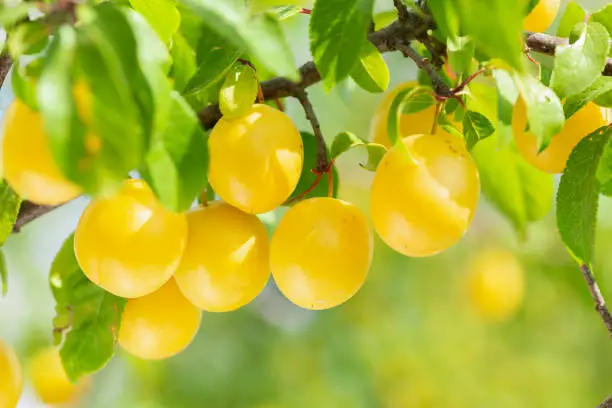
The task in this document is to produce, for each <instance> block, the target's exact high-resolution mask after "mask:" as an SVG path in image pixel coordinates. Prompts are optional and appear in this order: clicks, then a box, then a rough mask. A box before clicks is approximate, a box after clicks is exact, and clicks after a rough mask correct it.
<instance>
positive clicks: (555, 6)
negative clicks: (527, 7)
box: [523, 0, 561, 33]
mask: <svg viewBox="0 0 612 408" xmlns="http://www.w3.org/2000/svg"><path fill="white" fill-rule="evenodd" d="M560 6H561V0H540V1H539V3H538V5H537V6H535V8H534V9H533V10H531V13H529V14H528V15H527V17H525V20H524V22H523V28H524V29H525V30H527V31H533V32H535V33H543V32H544V31H546V30H547V29H548V27H550V25H551V24H552V23H553V21H555V17H557V14H558V13H559V7H560Z"/></svg>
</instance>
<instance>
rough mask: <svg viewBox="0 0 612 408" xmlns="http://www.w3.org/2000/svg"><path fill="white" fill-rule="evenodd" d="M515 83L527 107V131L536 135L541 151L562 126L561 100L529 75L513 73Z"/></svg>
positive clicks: (563, 119) (563, 118)
mask: <svg viewBox="0 0 612 408" xmlns="http://www.w3.org/2000/svg"><path fill="white" fill-rule="evenodd" d="M515 84H516V86H517V88H518V90H519V93H520V95H521V98H523V101H524V102H525V105H526V107H527V123H528V124H529V131H530V132H531V133H533V134H534V135H535V136H536V138H537V141H538V146H539V151H542V150H544V149H545V148H546V147H547V146H548V144H549V143H550V139H552V137H553V136H554V135H556V134H557V133H559V132H560V131H561V129H562V128H563V123H564V121H565V117H564V115H563V107H562V106H561V101H560V100H559V97H558V96H557V95H556V94H555V93H554V92H553V91H552V90H551V89H550V88H548V87H546V86H545V85H544V84H542V83H541V82H540V81H538V80H537V79H535V78H533V77H531V76H528V75H520V76H519V75H515Z"/></svg>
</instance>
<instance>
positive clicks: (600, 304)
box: [580, 264, 612, 336]
mask: <svg viewBox="0 0 612 408" xmlns="http://www.w3.org/2000/svg"><path fill="white" fill-rule="evenodd" d="M580 271H581V272H582V275H584V280H586V283H587V286H588V287H589V292H591V297H592V298H593V301H594V302H595V310H597V312H598V313H599V315H600V316H601V320H602V321H603V323H604V324H605V325H606V329H608V333H609V334H610V335H611V336H612V315H611V314H610V311H609V310H608V307H607V306H606V301H605V299H604V298H603V295H602V294H601V290H599V285H598V284H597V281H596V280H595V276H593V273H592V272H591V269H590V268H589V267H588V265H584V264H583V265H580Z"/></svg>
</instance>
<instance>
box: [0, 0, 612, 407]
mask: <svg viewBox="0 0 612 408" xmlns="http://www.w3.org/2000/svg"><path fill="white" fill-rule="evenodd" d="M12 3H16V5H15V6H14V5H11V6H10V7H9V6H7V5H3V6H2V7H0V23H1V24H2V25H3V27H2V29H3V30H2V32H3V33H4V32H6V47H5V49H4V53H3V54H0V82H2V81H5V78H6V72H8V70H9V67H10V66H12V67H13V69H12V71H11V72H12V74H11V77H10V78H11V81H12V85H13V86H12V88H13V89H14V92H15V96H16V98H15V100H14V101H12V102H11V105H10V107H9V108H8V110H7V112H6V113H5V116H4V123H3V137H4V140H3V141H2V147H3V152H2V161H3V163H2V171H3V175H4V176H3V177H4V180H3V182H2V183H1V184H0V188H1V189H2V190H1V191H0V208H1V209H2V214H1V215H2V216H1V217H0V231H1V232H2V234H1V235H0V238H1V240H0V243H3V242H4V241H5V240H6V238H7V237H8V235H10V234H11V233H12V232H18V231H19V230H20V229H21V228H23V227H24V226H25V225H26V224H27V223H28V222H30V221H32V220H34V219H36V218H37V217H39V216H41V215H43V214H46V213H48V212H50V211H51V210H53V209H54V208H55V207H56V206H58V205H61V204H63V203H65V202H67V201H70V200H71V199H73V198H75V197H77V196H81V195H85V196H87V198H88V199H90V200H91V201H90V203H89V204H88V205H87V207H86V209H85V210H84V212H83V213H82V214H81V216H80V220H79V222H78V225H77V227H76V230H75V233H74V235H71V236H70V238H69V239H67V240H66V243H65V244H64V246H63V247H62V249H61V250H60V251H59V252H58V255H57V257H56V259H55V261H54V262H53V265H52V267H51V274H50V281H51V290H52V292H53V296H54V298H55V300H56V304H57V307H56V312H57V316H56V317H55V319H54V320H53V332H52V334H53V338H54V341H55V347H54V348H53V349H50V351H47V352H46V354H43V355H42V357H38V362H37V363H35V364H34V366H36V367H39V368H37V369H36V370H34V371H37V372H38V374H36V375H37V376H39V375H42V374H40V373H41V372H42V369H41V368H40V367H46V366H47V365H49V367H52V373H53V377H54V378H55V379H54V380H53V381H55V382H54V383H53V384H56V385H53V386H49V385H40V386H39V387H38V388H40V391H39V394H41V398H42V399H44V400H45V401H60V400H61V401H64V400H68V399H70V396H71V395H73V394H76V393H77V388H78V386H76V388H75V387H74V386H72V385H67V384H68V382H67V380H66V379H67V378H68V379H70V380H71V381H73V382H75V381H76V382H78V380H79V379H83V378H89V377H88V376H89V375H90V374H92V373H93V372H95V371H97V370H100V369H102V367H104V366H105V364H106V363H107V362H108V361H109V359H110V358H111V357H112V356H113V355H114V353H115V347H114V346H115V343H116V341H118V343H119V344H120V345H121V347H122V348H123V349H125V350H126V351H127V352H129V353H130V354H133V355H135V356H137V357H140V358H142V359H164V358H168V357H171V356H173V355H176V354H178V353H180V352H181V351H182V350H184V349H185V348H186V347H187V346H188V345H189V344H190V343H191V341H192V340H193V339H194V336H196V334H197V331H198V329H199V325H200V320H201V315H202V310H204V311H210V312H222V311H231V310H235V309H238V308H241V307H243V306H245V305H247V304H248V303H250V302H251V301H253V300H254V299H255V298H256V297H257V296H258V295H259V294H260V293H261V292H262V290H263V288H264V287H265V286H266V284H267V283H268V280H269V278H270V275H271V276H272V278H273V280H274V283H275V285H276V286H277V287H278V288H279V289H280V291H281V292H282V293H283V294H284V296H285V297H286V298H288V299H289V300H290V301H292V302H293V303H295V304H296V305H298V306H299V307H302V308H306V309H314V310H321V309H328V308H331V307H335V306H338V305H341V304H343V303H345V302H347V301H349V299H351V298H352V297H353V296H354V295H355V294H356V293H357V292H358V291H359V290H360V288H361V287H362V286H363V285H364V284H365V282H366V279H367V277H368V276H370V275H369V274H370V271H369V270H370V266H371V263H372V259H373V251H374V243H373V242H374V239H373V238H374V237H373V235H374V232H375V233H376V234H377V235H378V236H379V237H380V238H381V240H382V241H383V242H384V243H385V244H387V246H389V247H390V248H391V249H392V250H394V251H395V252H397V253H399V254H401V255H404V256H408V257H413V258H420V257H426V256H433V255H435V254H438V253H441V252H443V251H445V250H447V249H449V248H450V247H452V246H454V245H455V244H457V243H458V242H460V241H461V239H462V237H463V236H464V234H465V233H466V231H467V230H468V228H469V226H470V225H471V223H472V220H473V219H474V217H475V213H476V209H477V205H478V202H479V199H480V193H481V189H482V192H483V195H484V196H486V197H487V198H488V199H489V200H488V201H489V203H490V204H492V205H493V206H494V207H495V208H496V209H497V210H499V212H500V213H501V214H502V215H504V216H506V217H507V218H508V219H509V221H510V222H511V223H512V225H513V226H515V227H516V230H517V233H518V234H519V235H521V236H524V235H525V232H526V229H527V226H528V225H527V224H529V223H531V222H535V221H538V220H540V219H542V218H543V217H545V216H546V213H547V211H548V210H549V209H550V208H551V207H552V205H551V204H552V202H553V198H552V196H553V192H552V187H551V186H552V185H553V178H552V176H550V175H547V174H545V173H543V172H539V171H537V170H536V169H534V168H532V167H531V166H529V165H528V164H526V163H527V162H528V163H531V165H532V166H533V167H536V168H537V169H540V170H543V171H544V172H548V173H561V172H562V173H563V174H562V176H561V179H560V183H559V187H558V192H557V195H556V197H557V205H556V207H555V211H556V221H557V227H558V228H557V229H558V232H559V236H560V238H561V240H562V241H563V243H564V244H565V245H566V246H567V248H568V250H569V252H570V253H571V254H572V256H573V258H574V259H576V260H577V262H578V263H579V265H580V271H581V272H582V274H583V276H584V277H585V278H586V283H587V285H588V287H589V292H590V293H591V294H592V297H593V300H594V301H595V303H596V305H597V308H596V309H597V311H598V312H599V313H600V317H601V318H602V319H603V321H604V322H606V323H607V325H606V326H607V327H608V328H609V329H610V330H611V331H612V315H610V313H609V312H608V309H607V308H606V307H605V304H604V301H603V297H602V295H601V291H600V289H599V288H598V286H597V282H596V280H595V278H594V275H593V273H592V269H593V267H594V265H595V257H594V255H593V254H594V249H593V248H594V246H595V230H596V225H595V224H596V219H597V208H598V207H597V202H598V200H597V198H598V197H599V195H605V196H611V195H612V181H611V180H612V176H610V168H612V164H611V160H612V153H611V151H610V143H609V138H610V136H611V135H612V129H610V127H609V126H605V125H606V124H607V123H606V119H605V118H604V116H602V114H601V110H600V107H599V106H597V105H595V104H594V103H600V104H602V105H606V104H607V102H606V101H607V100H608V99H609V97H610V92H611V89H612V88H611V86H610V81H609V78H608V77H609V76H611V75H612V62H610V61H609V60H608V55H609V51H610V32H609V31H610V24H609V21H610V8H609V7H604V8H602V9H600V10H589V11H588V12H587V10H584V9H582V7H581V6H580V5H578V4H576V3H571V5H570V6H568V8H567V11H565V12H564V14H563V18H562V19H561V20H562V24H561V26H562V27H561V28H560V30H559V35H561V36H564V37H556V36H551V35H547V34H544V33H542V31H544V30H547V29H548V28H549V27H550V26H551V24H552V22H553V21H554V19H555V18H556V17H557V16H558V14H559V9H560V2H559V0H540V1H526V0H490V1H487V2H482V1H478V0H458V1H456V2H441V1H437V2H435V1H431V0H420V1H414V2H402V1H391V0H388V3H389V4H388V6H389V8H391V7H394V9H395V11H394V12H392V13H387V17H385V19H384V20H385V22H384V24H383V23H381V19H380V18H378V16H377V15H375V14H374V4H373V3H374V2H373V1H372V0H359V1H356V2H348V1H344V2H342V1H331V0H316V1H314V2H313V3H314V6H313V9H307V8H304V7H306V6H305V5H304V4H302V2H301V1H290V2H289V3H291V4H287V3H288V2H284V1H277V0H249V1H246V2H243V1H240V2H218V1H213V0H201V1H193V0H177V1H155V2H143V1H129V2H126V1H106V2H100V1H96V0H80V1H76V0H64V1H58V2H26V1H16V2H12ZM404 3H410V5H405V4H404ZM33 11H36V13H33ZM34 15H35V16H36V17H33V16H34ZM389 16H391V17H390V18H389ZM293 18H302V19H308V21H309V25H308V43H309V51H310V54H311V55H312V59H313V61H309V62H306V63H305V64H303V65H302V66H300V67H297V66H296V65H295V60H296V59H295V57H294V55H293V52H292V49H291V47H290V45H291V44H289V43H288V42H287V41H286V38H285V26H284V21H287V20H290V19H293ZM525 31H527V32H525ZM529 31H533V32H534V33H532V32H529ZM570 37H571V38H570ZM4 44H5V43H4V40H3V42H2V45H3V46H4ZM387 52H396V53H398V54H399V55H400V56H403V57H406V58H407V59H408V60H409V61H410V64H412V63H414V64H415V65H416V67H417V68H418V72H419V73H418V75H417V80H416V81H415V80H409V81H406V79H407V78H399V77H395V75H396V73H395V72H393V75H394V78H393V79H394V81H397V82H393V83H400V85H399V86H397V87H396V88H394V89H392V90H390V91H387V89H388V87H389V84H390V83H392V78H391V73H392V72H391V71H392V70H390V69H389V67H388V66H387V62H386V60H385V59H384V58H383V57H382V55H381V54H382V53H387ZM536 53H537V54H546V55H549V56H551V57H552V58H547V59H539V58H537V56H536V55H535V54H536ZM318 83H322V85H323V90H324V91H327V92H329V91H333V90H337V91H338V92H339V94H340V95H341V96H342V97H343V99H344V100H345V101H348V103H349V105H350V109H349V110H350V111H351V113H353V112H352V110H353V108H354V107H355V106H353V105H356V104H353V105H351V103H353V102H354V101H356V100H358V99H352V98H351V97H352V96H354V95H359V94H358V93H359V92H364V91H365V92H370V93H379V94H383V95H382V99H381V102H380V104H379V105H378V107H376V108H375V112H374V115H373V118H372V120H371V123H370V129H369V134H368V129H367V125H364V124H365V122H364V123H362V125H361V126H354V128H352V129H350V131H349V129H342V128H341V126H337V124H338V123H337V122H334V121H333V120H332V121H329V122H327V123H323V124H321V123H320V122H319V116H318V115H317V113H320V112H321V109H324V107H322V106H321V101H326V100H332V99H331V97H330V98H328V97H327V96H325V95H327V94H325V93H322V94H320V95H319V96H318V97H316V98H313V99H312V100H311V98H310V96H309V94H308V88H309V87H311V86H314V85H316V84H318ZM290 98H291V99H290ZM288 99H289V100H293V99H294V100H295V101H296V102H297V103H299V106H298V105H297V104H296V105H292V104H291V103H288V104H286V103H285V102H286V100H288ZM359 100H360V101H361V100H366V99H359ZM313 102H315V103H313ZM285 107H286V108H287V113H285ZM294 108H297V109H298V110H303V113H304V114H305V119H306V122H305V123H306V127H307V128H311V129H312V133H310V132H309V131H306V129H303V128H302V127H303V125H302V124H299V126H298V124H296V123H294V119H295V115H294V113H295V112H294ZM369 109H370V107H365V108H364V109H362V110H361V111H359V114H360V113H361V112H365V111H367V110H369ZM326 113H327V112H326ZM327 116H328V117H329V116H331V115H327ZM332 119H335V118H332ZM332 122H333V123H332ZM297 123H299V122H297ZM329 123H332V124H333V125H334V126H330V125H329ZM334 127H335V128H336V130H337V132H338V133H337V134H336V135H335V136H334V135H331V134H330V132H331V130H330V128H334ZM352 132H355V133H352ZM366 140H369V141H367V142H366ZM483 141H484V142H483ZM540 147H542V148H543V149H540ZM353 148H359V149H361V150H362V151H363V153H365V154H366V159H365V160H364V162H362V163H360V164H361V167H362V168H364V169H366V170H368V171H371V172H374V175H373V179H372V184H371V188H370V191H369V203H370V205H369V207H370V209H369V210H370V211H369V215H370V218H371V221H372V223H373V229H371V228H370V225H369V222H370V220H369V219H368V217H367V216H366V214H364V213H362V212H361V211H360V210H359V209H358V208H357V207H356V206H355V205H354V204H352V203H349V202H347V201H343V200H340V199H338V194H337V191H338V184H339V183H342V180H341V179H344V177H345V175H346V172H347V171H349V170H348V169H350V167H345V164H346V163H345V162H344V160H342V168H341V169H339V168H337V167H336V163H340V161H338V158H339V157H341V156H342V155H343V154H344V153H345V152H347V151H348V150H350V149H353ZM472 149H473V150H472ZM540 150H542V151H541V152H540ZM521 154H522V156H524V159H523V158H522V157H521ZM472 155H473V156H474V157H475V158H476V159H477V160H476V161H475V160H473V159H472ZM343 159H344V158H343ZM475 163H477V164H475ZM350 165H351V163H349V164H348V166H350ZM339 170H342V171H339ZM356 174H357V173H356ZM360 174H362V173H360ZM366 179H367V178H366ZM368 180H369V179H368ZM481 183H482V186H481ZM268 235H271V237H272V238H271V239H269V237H268ZM462 249H463V247H462V246H460V245H458V246H457V248H456V250H457V251H461V250H462ZM414 262H418V260H414ZM491 264H495V265H496V266H495V267H491V266H490V265H491ZM0 266H1V265H0ZM417 270H418V268H417V269H415V271H417ZM472 270H473V273H472V274H471V275H470V277H469V282H470V285H471V294H472V300H473V302H474V305H475V306H476V308H477V309H479V310H481V312H482V313H484V314H485V315H487V316H488V317H492V318H496V319H503V318H506V317H508V316H510V315H511V314H512V313H513V312H514V310H516V308H517V307H518V306H519V305H520V301H521V298H522V296H523V294H522V293H523V292H522V291H523V282H522V270H521V269H520V265H519V264H518V261H516V260H515V259H514V258H512V257H511V255H509V254H507V253H505V252H501V253H500V252H493V253H489V252H486V253H483V254H482V257H481V258H478V259H477V260H475V261H474V265H473V266H472ZM415 271H408V272H407V273H418V272H415ZM377 272H380V271H376V272H373V273H377ZM5 280H6V279H5V273H4V268H2V267H0V289H3V290H4V286H5V284H4V282H5ZM492 282H493V283H492ZM500 287H501V288H502V289H503V290H499V288H500ZM3 290H0V293H2V294H3ZM266 293H268V292H267V291H266ZM376 324H378V321H377V320H376V319H375V318H372V317H368V327H375V326H376ZM58 350H61V353H58ZM3 364H4V365H3ZM2 375H5V377H6V378H5V377H2ZM38 378H39V379H38V380H35V381H34V383H35V384H36V383H39V384H47V383H45V382H44V381H43V379H40V378H42V377H38ZM58 378H61V379H60V380H58ZM0 380H3V381H0V398H5V400H1V399H0V401H2V402H4V401H9V402H7V403H5V404H4V405H6V404H8V405H10V406H11V407H10V408H13V407H12V406H14V405H15V404H14V403H15V402H16V400H17V398H18V396H19V394H20V391H21V380H20V374H19V368H18V364H17V363H16V362H15V359H14V358H13V354H12V353H11V352H10V350H9V348H8V347H7V346H6V345H4V343H0ZM321 384H322V380H321V378H317V382H313V387H314V386H316V387H319V386H320V385H321ZM2 387H5V388H2ZM316 387H315V388H316ZM399 395H400V394H399V393H398V394H397V398H398V399H399V398H400V396H399ZM7 398H8V399H7ZM401 398H402V399H401V400H402V401H404V398H411V397H410V396H407V397H403V396H402V397H401ZM0 405H1V404H0Z"/></svg>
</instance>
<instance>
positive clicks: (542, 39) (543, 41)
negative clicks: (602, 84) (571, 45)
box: [525, 32, 612, 76]
mask: <svg viewBox="0 0 612 408" xmlns="http://www.w3.org/2000/svg"><path fill="white" fill-rule="evenodd" d="M567 43H568V40H567V38H560V37H555V36H553V35H548V34H542V33H532V32H527V33H526V34H525V44H526V45H527V47H528V48H529V49H530V50H532V51H535V52H539V53H540V54H546V55H555V49H556V48H557V47H558V46H560V45H565V44H567ZM602 75H605V76H612V58H608V62H607V63H606V65H605V67H604V69H603V72H602Z"/></svg>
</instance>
